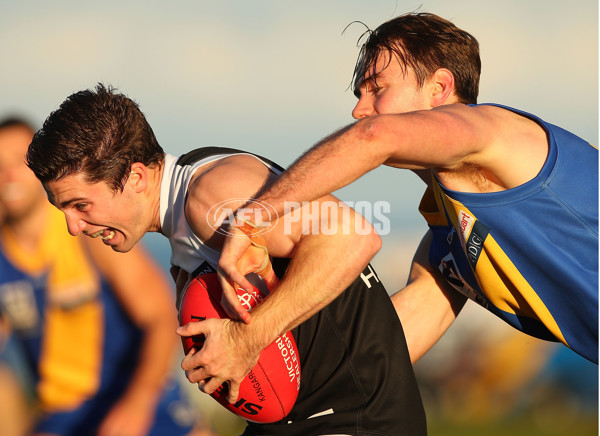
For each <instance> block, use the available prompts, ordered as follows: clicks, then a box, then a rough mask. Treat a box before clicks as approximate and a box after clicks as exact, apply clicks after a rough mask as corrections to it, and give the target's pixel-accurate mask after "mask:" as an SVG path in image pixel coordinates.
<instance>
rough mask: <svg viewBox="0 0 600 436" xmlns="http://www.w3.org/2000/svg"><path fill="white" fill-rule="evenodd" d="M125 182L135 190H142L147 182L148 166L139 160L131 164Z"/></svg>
mask: <svg viewBox="0 0 600 436" xmlns="http://www.w3.org/2000/svg"><path fill="white" fill-rule="evenodd" d="M127 184H129V185H130V186H131V188H133V190H134V191H135V192H142V191H143V190H145V189H146V186H147V184H148V167H147V166H146V165H144V164H143V163H141V162H135V163H133V164H131V170H130V171H129V177H128V179H127Z"/></svg>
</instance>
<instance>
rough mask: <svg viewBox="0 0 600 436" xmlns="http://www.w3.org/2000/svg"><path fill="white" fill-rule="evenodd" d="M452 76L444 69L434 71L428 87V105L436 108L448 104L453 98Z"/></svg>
mask: <svg viewBox="0 0 600 436" xmlns="http://www.w3.org/2000/svg"><path fill="white" fill-rule="evenodd" d="M454 85H455V84H454V74H452V72H450V70H448V69H446V68H440V69H438V70H436V72H435V73H433V75H432V76H431V79H430V86H431V88H430V89H431V94H430V105H431V107H438V106H441V105H443V104H448V103H451V102H453V101H450V100H451V99H452V97H453V96H454Z"/></svg>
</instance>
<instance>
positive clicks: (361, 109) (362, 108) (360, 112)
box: [352, 96, 374, 120]
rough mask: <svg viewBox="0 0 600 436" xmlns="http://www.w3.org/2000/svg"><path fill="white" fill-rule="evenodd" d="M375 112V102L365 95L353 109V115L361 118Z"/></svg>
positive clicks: (355, 117) (357, 118)
mask: <svg viewBox="0 0 600 436" xmlns="http://www.w3.org/2000/svg"><path fill="white" fill-rule="evenodd" d="M373 113H374V110H373V104H372V103H371V102H370V101H369V100H368V99H367V98H366V97H365V96H363V97H361V98H359V99H358V102H356V106H354V109H353V110H352V117H353V118H354V119H356V120H359V119H361V118H366V117H370V116H371V115H373Z"/></svg>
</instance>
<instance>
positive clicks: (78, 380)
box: [0, 205, 191, 436]
mask: <svg viewBox="0 0 600 436" xmlns="http://www.w3.org/2000/svg"><path fill="white" fill-rule="evenodd" d="M0 248H1V250H0V311H1V313H2V315H3V316H5V317H7V318H8V320H9V322H10V325H11V328H12V331H13V335H14V338H15V339H16V340H17V341H18V343H19V345H20V348H21V349H22V350H23V352H24V353H25V360H26V361H27V362H28V363H29V365H30V369H31V371H30V372H31V374H33V377H34V378H35V379H34V380H33V384H34V386H35V391H36V394H37V397H38V399H39V404H40V409H41V412H42V418H41V420H40V421H39V423H38V425H37V427H36V431H38V432H41V433H52V434H61V435H73V436H75V435H87V434H95V430H96V428H97V426H98V424H99V423H100V422H101V420H102V418H103V417H104V416H105V415H106V413H107V412H108V411H109V410H110V408H111V407H112V406H113V405H114V404H115V402H116V401H117V400H118V399H119V398H120V396H121V395H122V394H123V392H124V391H125V389H126V388H127V386H128V383H129V381H130V380H131V378H132V376H133V373H134V371H135V368H136V366H137V362H138V358H139V352H140V344H141V342H142V334H141V332H140V331H139V329H138V328H137V327H136V326H135V325H134V323H133V322H132V320H131V319H130V318H129V316H128V315H127V313H126V312H125V311H124V310H123V307H122V306H121V304H120V303H119V301H118V299H117V297H116V296H115V294H114V292H113V291H112V290H111V288H110V286H109V285H108V283H107V282H106V281H105V280H104V279H103V277H102V276H101V275H100V274H99V272H98V271H97V270H96V268H95V266H94V264H93V263H92V261H91V259H90V257H89V254H88V252H87V250H86V248H85V246H84V245H83V243H82V240H81V239H80V237H72V236H71V235H69V233H68V232H67V229H66V225H65V219H64V216H63V215H62V213H60V212H59V211H58V210H57V209H55V208H54V207H52V206H50V205H49V206H48V220H47V222H46V229H45V232H44V237H43V238H42V241H41V242H40V246H39V247H38V249H37V250H35V252H30V251H26V250H24V249H23V248H22V247H21V246H20V245H19V244H18V243H17V242H16V241H15V240H14V237H13V236H12V234H11V233H10V232H8V231H7V230H6V228H0ZM169 404H171V406H169ZM178 404H179V405H181V404H184V402H183V401H182V399H181V397H180V395H179V392H177V390H176V389H175V390H173V389H171V390H170V391H168V392H167V391H165V395H164V397H163V398H162V399H161V403H160V404H159V406H158V408H157V415H156V422H155V429H156V430H158V432H154V433H152V434H157V435H160V434H174V435H183V434H186V433H187V432H188V431H189V430H190V428H191V425H190V422H189V421H188V422H186V423H185V424H183V425H180V424H179V423H176V422H175V421H174V418H173V417H170V416H168V415H169V414H173V412H175V410H176V406H177V405H178ZM168 407H171V409H172V410H170V411H169V410H167V409H168Z"/></svg>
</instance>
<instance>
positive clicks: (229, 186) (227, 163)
mask: <svg viewBox="0 0 600 436" xmlns="http://www.w3.org/2000/svg"><path fill="white" fill-rule="evenodd" d="M269 174H270V173H269V168H268V167H266V166H265V165H264V164H263V163H262V162H261V161H260V160H259V159H257V158H256V157H255V156H252V155H249V154H234V155H231V156H227V157H224V158H222V159H219V160H217V161H215V162H211V163H210V164H208V165H206V166H203V167H201V168H199V169H198V170H197V172H196V174H195V175H194V177H193V178H192V180H191V181H190V185H189V187H188V198H191V199H194V198H195V199H196V200H201V199H204V200H208V201H210V202H211V203H212V202H214V201H215V200H218V199H219V197H223V196H225V197H230V196H232V195H236V196H240V197H241V196H248V195H251V194H254V193H255V192H256V191H257V190H258V189H259V188H260V187H261V186H262V185H263V184H264V183H265V182H266V180H267V178H268V177H269Z"/></svg>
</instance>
